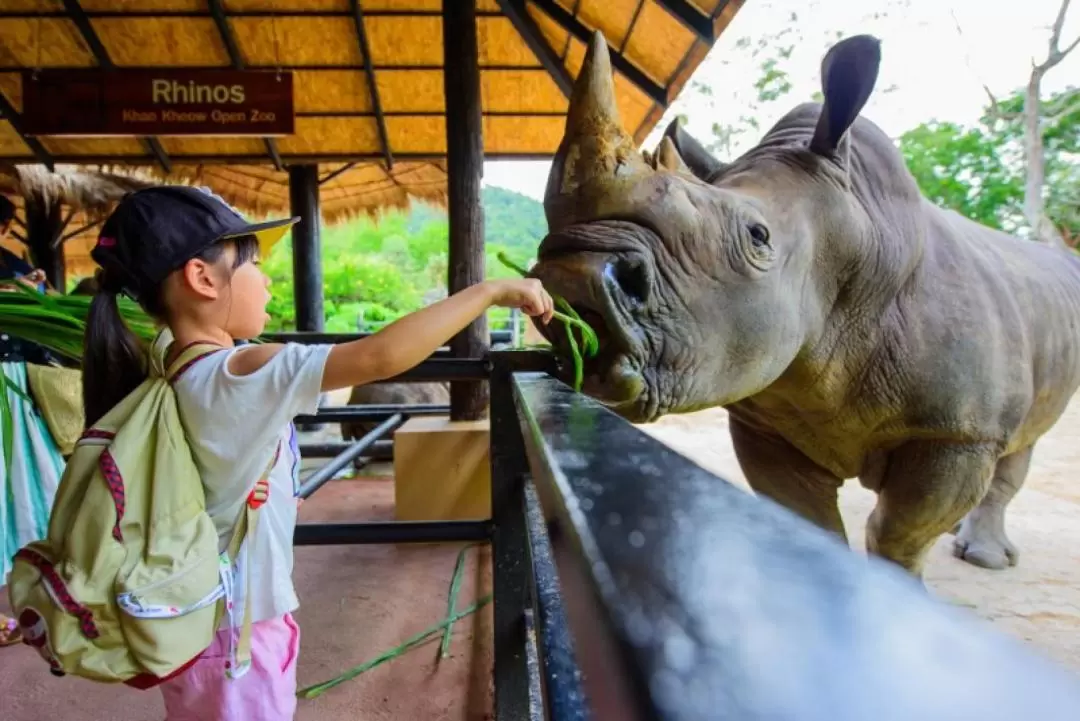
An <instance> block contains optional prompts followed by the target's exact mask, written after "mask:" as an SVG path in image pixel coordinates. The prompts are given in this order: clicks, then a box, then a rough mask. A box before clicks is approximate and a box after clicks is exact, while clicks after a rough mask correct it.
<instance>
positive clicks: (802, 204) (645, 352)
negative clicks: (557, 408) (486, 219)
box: [532, 34, 1080, 578]
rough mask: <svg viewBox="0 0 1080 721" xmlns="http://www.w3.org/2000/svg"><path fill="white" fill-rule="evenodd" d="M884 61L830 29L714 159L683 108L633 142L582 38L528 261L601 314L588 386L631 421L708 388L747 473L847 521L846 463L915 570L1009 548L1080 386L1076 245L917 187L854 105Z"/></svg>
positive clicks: (771, 491)
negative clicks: (540, 236) (817, 51)
mask: <svg viewBox="0 0 1080 721" xmlns="http://www.w3.org/2000/svg"><path fill="white" fill-rule="evenodd" d="M880 60H881V49H880V43H879V41H878V40H877V39H875V38H873V37H870V36H866V35H859V36H853V37H850V38H847V39H845V40H843V41H841V42H839V43H838V44H836V45H835V46H833V47H832V48H831V49H830V50H829V52H828V53H826V55H825V58H824V60H823V61H822V89H823V94H824V102H823V103H821V104H817V103H805V104H801V105H798V106H797V107H795V108H794V109H792V110H791V111H790V112H789V113H788V114H787V115H786V116H784V117H783V118H782V119H781V120H780V121H779V122H778V123H777V124H776V125H775V126H774V127H773V128H772V129H770V130H769V131H768V132H767V133H766V134H765V136H764V137H763V138H762V140H761V141H760V143H759V144H758V145H757V146H756V147H755V148H753V149H752V150H750V151H748V152H747V153H746V154H745V155H743V156H742V157H740V158H738V159H737V160H735V161H734V162H731V163H722V162H720V161H718V160H717V159H715V158H713V157H711V156H710V155H709V153H708V152H707V151H706V150H705V149H704V148H703V147H702V146H701V145H699V144H698V143H697V142H696V141H695V140H694V139H693V138H692V137H690V136H689V135H688V134H687V133H686V132H685V131H683V130H682V129H681V128H680V127H679V126H678V125H677V124H676V123H673V124H672V125H671V126H670V127H669V128H668V129H667V131H666V132H665V136H664V138H663V140H662V142H661V143H660V145H659V147H658V148H657V150H656V151H655V152H654V153H641V152H638V151H636V150H635V148H634V142H633V140H632V138H631V137H630V136H629V135H628V134H627V133H626V132H625V131H624V130H623V128H622V126H621V125H620V123H619V119H618V113H617V111H616V107H615V101H614V88H613V85H612V78H611V68H610V64H609V59H608V53H607V45H606V43H605V42H604V40H603V38H602V36H600V35H599V34H597V36H595V37H594V38H593V42H592V44H591V46H590V48H589V51H588V53H587V58H586V61H585V64H584V66H583V69H582V71H581V74H580V75H579V77H578V80H577V83H576V86H575V88H574V92H573V95H572V97H571V104H570V110H569V112H568V115H567V126H566V133H565V136H564V138H563V141H562V144H561V146H560V148H559V151H558V153H557V155H556V158H555V160H554V162H553V164H552V169H551V174H550V177H549V180H548V187H547V191H546V196H545V201H544V206H545V212H546V215H547V220H548V224H549V235H548V236H547V237H546V238H545V239H544V240H543V242H542V244H541V246H540V250H539V254H538V263H537V265H536V266H535V267H534V269H533V271H532V274H533V275H534V276H535V277H538V278H539V279H540V280H541V281H542V282H543V283H544V284H545V286H546V287H547V288H548V289H549V290H551V291H552V292H555V293H558V294H560V295H562V296H564V297H565V298H566V299H567V300H568V301H569V302H570V303H571V304H572V305H573V306H574V307H575V308H576V309H577V310H578V311H579V312H580V313H581V314H582V316H583V317H584V318H585V319H586V320H588V321H590V322H591V323H592V324H593V325H594V327H596V328H597V330H598V333H599V335H600V340H601V352H600V354H599V355H598V357H597V358H595V359H591V360H590V361H589V362H588V363H587V365H586V382H585V387H584V390H585V392H586V393H589V394H590V395H592V396H594V397H597V398H599V399H601V400H602V401H604V402H605V403H607V404H608V405H609V406H610V407H612V408H613V409H614V410H615V411H616V412H618V413H620V414H621V415H623V416H624V417H626V418H628V419H629V420H631V421H635V422H649V421H652V420H655V419H657V418H659V417H660V416H662V415H664V414H667V413H679V412H689V411H694V410H698V409H703V408H708V407H714V406H723V407H725V408H727V409H728V411H729V412H730V431H731V437H732V441H733V443H734V447H735V451H736V454H737V456H738V459H739V463H740V465H741V467H742V469H743V471H744V473H745V475H746V477H747V480H748V481H749V483H750V485H751V487H752V488H753V489H754V491H755V492H757V493H759V494H763V495H765V496H768V497H770V498H772V499H774V500H775V501H777V502H779V503H780V504H782V505H784V506H786V507H788V508H789V509H791V510H793V511H795V512H797V513H799V514H801V515H802V516H804V517H805V518H807V519H809V520H810V521H812V522H814V523H816V524H817V525H819V526H821V527H823V528H825V529H827V530H829V531H832V532H835V533H836V534H838V535H839V536H840V537H841V538H843V539H845V540H846V533H845V530H844V525H843V521H842V520H841V517H840V513H839V510H838V507H837V491H838V489H839V488H840V486H841V485H842V484H843V482H844V481H845V480H846V479H850V478H854V477H857V478H859V480H860V482H861V483H862V484H863V485H864V486H866V487H867V488H869V489H871V490H873V491H875V492H876V493H877V495H878V499H877V505H876V507H875V508H874V510H873V512H872V514H871V516H870V519H869V521H868V524H867V534H866V537H867V547H868V550H869V551H871V552H872V553H876V554H878V555H879V556H881V557H884V558H886V559H889V560H891V561H894V562H895V563H897V564H899V565H900V566H902V567H903V568H905V569H907V570H908V571H910V572H911V573H913V574H914V575H915V576H917V577H920V578H921V576H922V570H923V564H924V561H925V558H926V554H927V552H928V550H929V549H930V547H931V546H932V545H933V543H934V542H935V541H936V539H937V538H938V537H939V536H941V534H943V533H946V532H948V531H950V529H953V530H955V531H956V533H957V536H956V541H955V552H956V555H957V556H958V557H961V558H963V559H964V560H966V561H968V562H970V563H973V564H976V565H979V566H984V567H988V568H1004V567H1006V566H1008V565H1010V564H1015V563H1016V560H1017V551H1016V549H1015V547H1014V546H1013V545H1012V543H1010V541H1009V539H1008V537H1007V536H1006V534H1005V520H1004V519H1005V510H1006V507H1007V505H1008V503H1009V502H1010V501H1011V499H1012V498H1013V496H1014V495H1015V494H1016V492H1017V491H1018V490H1019V488H1020V486H1021V484H1022V483H1023V480H1024V476H1025V475H1026V473H1027V470H1028V464H1029V462H1030V459H1031V450H1032V447H1033V445H1034V444H1035V442H1036V441H1037V440H1038V439H1039V437H1040V436H1042V434H1044V433H1045V432H1046V431H1047V430H1048V429H1049V428H1050V427H1051V426H1052V425H1053V424H1054V423H1055V422H1056V421H1057V419H1058V417H1059V416H1060V415H1061V413H1062V411H1063V410H1064V409H1065V407H1066V404H1067V403H1068V401H1069V399H1070V397H1071V396H1072V395H1073V393H1074V391H1075V390H1076V388H1077V385H1078V384H1080V332H1078V326H1080V262H1078V261H1077V260H1076V259H1075V258H1074V257H1073V256H1072V255H1071V254H1069V253H1068V252H1067V251H1059V250H1057V249H1054V248H1050V247H1047V246H1044V245H1041V244H1037V243H1033V242H1031V241H1026V240H1022V239H1019V238H1015V237H1012V236H1010V235H1007V234H1005V233H1001V232H998V231H995V230H992V229H989V228H986V227H984V226H981V225H978V224H976V223H974V222H972V221H970V220H967V219H965V218H963V217H961V216H960V215H958V214H957V213H954V212H952V211H948V210H943V209H941V208H938V207H936V206H935V205H933V204H931V203H930V202H929V201H928V200H926V199H925V198H924V197H923V196H922V194H921V193H920V191H919V188H918V187H917V185H916V183H915V181H914V179H913V177H912V176H911V174H910V173H909V172H908V170H907V168H906V167H905V165H904V162H903V158H902V157H901V155H900V154H899V152H898V151H897V149H896V148H895V146H894V144H893V143H892V141H891V140H890V139H889V138H888V137H887V136H886V135H885V133H883V132H882V131H881V130H880V129H879V128H878V127H877V126H876V125H874V124H873V123H872V122H870V121H869V120H867V119H865V118H862V117H860V116H859V112H860V111H861V109H862V107H863V106H864V105H865V103H866V101H867V99H868V98H869V96H870V93H871V92H872V90H873V86H874V83H875V81H876V79H877V73H878V67H879V65H880ZM540 330H541V331H542V332H544V333H545V334H547V335H548V336H549V337H550V339H551V340H552V342H553V343H555V344H556V345H560V344H562V343H563V342H564V341H563V337H562V333H563V329H562V328H561V327H559V324H551V326H550V327H547V328H544V327H541V328H540ZM958 523H959V524H960V525H959V526H957V524H958Z"/></svg>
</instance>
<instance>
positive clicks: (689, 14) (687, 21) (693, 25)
mask: <svg viewBox="0 0 1080 721" xmlns="http://www.w3.org/2000/svg"><path fill="white" fill-rule="evenodd" d="M656 3H657V5H659V6H660V7H662V8H664V9H665V10H667V11H668V13H670V14H671V16H672V17H674V18H675V19H676V20H678V21H679V22H681V23H682V24H683V25H685V26H686V29H687V30H690V31H691V32H693V33H694V34H696V35H697V36H698V37H699V38H701V39H702V40H704V41H705V42H707V43H709V44H710V45H711V44H712V43H713V42H715V40H716V36H715V33H713V24H712V18H710V17H709V16H708V15H706V14H705V13H703V12H701V11H700V10H698V9H697V8H695V7H693V6H692V5H691V4H690V3H688V2H686V0H656ZM628 34H629V33H628Z"/></svg>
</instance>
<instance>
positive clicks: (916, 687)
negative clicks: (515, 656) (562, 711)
mask: <svg viewBox="0 0 1080 721" xmlns="http://www.w3.org/2000/svg"><path fill="white" fill-rule="evenodd" d="M514 383H515V398H516V401H517V405H518V412H519V422H520V427H521V431H522V435H523V437H524V441H525V445H526V447H527V454H528V456H529V459H530V468H531V471H532V475H533V478H534V480H535V482H536V483H537V491H538V493H539V495H540V497H541V500H542V502H543V506H544V509H545V511H546V512H547V514H548V517H549V523H550V524H553V529H554V530H557V533H555V532H553V533H552V536H551V541H552V547H553V551H554V554H555V559H556V563H557V565H558V571H559V578H560V581H561V586H562V590H563V593H564V596H565V598H566V599H567V604H566V608H567V612H568V620H569V622H570V627H571V629H572V630H573V632H574V637H575V641H576V642H577V645H576V648H577V651H578V658H579V660H580V662H581V672H582V674H583V678H584V682H585V683H584V685H585V692H586V693H587V694H588V696H589V698H590V699H592V702H593V704H595V705H594V712H596V713H597V714H598V715H599V716H600V717H602V718H605V719H606V718H617V719H620V721H623V720H625V721H632V720H633V719H680V720H681V719H713V718H717V717H718V716H720V717H724V718H738V719H740V720H744V721H764V720H765V719H769V720H770V721H789V720H790V721H795V720H796V719H798V721H825V720H828V721H865V720H866V719H868V718H873V719H881V720H884V719H888V720H889V721H901V720H907V719H919V721H952V720H954V719H955V718H956V709H958V708H963V709H964V711H963V714H962V715H963V716H964V717H965V718H978V719H981V720H982V721H991V720H992V721H1005V720H1006V719H1018V718H1053V719H1062V720H1064V719H1072V718H1080V683H1078V682H1077V679H1076V677H1075V676H1073V675H1071V674H1070V673H1069V672H1067V671H1066V670H1065V669H1064V668H1063V667H1061V666H1058V665H1057V664H1054V663H1052V662H1050V661H1049V660H1047V659H1044V658H1042V657H1041V656H1039V655H1037V654H1035V653H1032V652H1031V651H1029V650H1028V649H1026V648H1024V647H1022V646H1021V645H1019V644H1017V643H1016V642H1015V641H1014V640H1012V639H1011V638H1008V637H1007V636H1006V635H1005V634H1003V633H999V632H995V631H992V630H990V629H988V628H987V627H986V626H985V625H984V624H983V622H982V621H980V620H978V619H976V618H975V617H974V616H973V615H971V614H967V613H965V612H963V611H961V610H959V609H956V608H952V607H949V606H948V604H944V603H941V602H940V601H938V600H936V599H934V598H933V597H932V596H931V595H930V594H929V593H927V591H926V589H925V588H924V587H923V586H922V585H921V584H919V583H917V582H915V581H913V579H912V578H911V577H910V576H908V575H907V574H905V573H904V572H902V571H900V570H899V569H898V568H896V567H895V566H893V565H892V564H889V563H887V562H885V561H882V560H881V559H877V558H869V559H868V558H865V557H862V556H861V555H859V554H856V553H854V552H852V550H851V549H850V548H849V547H848V546H847V545H846V544H844V543H842V542H841V541H839V540H838V539H837V538H836V537H835V536H834V535H832V534H830V533H827V532H825V531H823V530H821V529H820V528H818V527H816V526H814V525H813V524H811V523H810V522H808V521H806V520H804V519H803V518H801V517H800V516H798V515H796V514H795V513H792V512H790V511H788V510H786V509H784V508H782V507H781V506H779V505H778V504H776V503H774V502H772V501H769V500H767V499H764V498H760V497H757V496H754V495H751V494H749V493H746V492H744V491H743V490H741V489H740V488H738V487H736V486H734V485H732V484H730V483H728V482H726V481H725V480H724V479H722V478H720V477H718V476H716V475H714V474H712V473H709V472H708V471H706V470H705V469H704V468H702V467H701V466H699V465H697V464H695V463H693V462H692V461H690V460H689V459H687V458H685V457H683V456H681V455H680V454H678V453H676V452H675V451H674V450H672V449H671V448H669V447H668V446H666V445H665V444H663V443H662V442H660V441H659V440H657V439H655V438H653V437H651V436H650V435H648V434H646V433H645V432H643V431H642V430H640V429H638V428H636V427H634V426H632V425H631V424H630V423H628V422H626V421H625V420H623V419H622V418H620V417H618V416H617V415H615V413H613V412H612V411H611V410H609V409H608V408H606V407H604V406H603V405H601V404H600V403H598V402H596V401H594V400H592V399H589V398H586V397H585V396H583V395H580V394H577V393H574V392H573V391H572V390H571V389H570V388H569V387H568V386H566V385H565V384H563V383H560V382H558V381H556V380H554V379H552V378H546V377H541V376H539V375H537V374H529V375H524V374H523V375H520V376H518V377H517V378H515V381H514ZM973 689H977V691H976V692H973ZM601 694H602V696H601ZM600 698H603V705H604V710H603V713H600V712H599V711H598V710H597V707H598V706H599V699H600ZM882 699H888V703H887V704H882Z"/></svg>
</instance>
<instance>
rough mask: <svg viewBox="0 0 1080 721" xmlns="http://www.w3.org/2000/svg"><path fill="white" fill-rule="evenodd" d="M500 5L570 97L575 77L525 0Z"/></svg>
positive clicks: (500, 1)
mask: <svg viewBox="0 0 1080 721" xmlns="http://www.w3.org/2000/svg"><path fill="white" fill-rule="evenodd" d="M499 7H500V8H501V9H502V11H503V13H504V14H505V15H506V17H508V18H509V19H510V23H511V24H512V25H513V26H514V29H515V30H517V31H518V35H520V36H521V39H522V40H524V41H525V44H526V45H528V46H529V50H532V52H533V55H535V56H536V59H537V60H539V61H540V64H541V65H543V66H544V69H546V70H547V71H548V74H549V75H551V79H552V80H554V81H555V84H556V85H557V86H559V90H561V91H562V94H563V95H565V96H566V97H567V98H569V97H570V93H572V92H573V90H574V79H573V78H572V77H570V71H569V70H567V69H566V65H565V64H564V63H563V61H562V59H560V58H559V56H558V55H557V54H556V53H555V50H554V49H553V48H552V47H551V46H550V45H548V42H547V40H545V39H544V34H543V33H542V32H540V28H538V27H537V26H536V22H535V21H534V20H533V19H532V16H530V15H529V11H528V10H526V9H525V0H499Z"/></svg>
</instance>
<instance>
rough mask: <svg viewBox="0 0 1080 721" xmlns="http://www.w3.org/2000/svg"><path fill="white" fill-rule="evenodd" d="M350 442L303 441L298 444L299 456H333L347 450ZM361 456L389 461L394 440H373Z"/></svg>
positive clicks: (392, 452)
mask: <svg viewBox="0 0 1080 721" xmlns="http://www.w3.org/2000/svg"><path fill="white" fill-rule="evenodd" d="M350 447H352V443H350V442H344V443H303V444H301V445H300V457H301V458H333V457H334V456H336V455H338V454H339V453H342V452H344V451H347V450H348V449H349V448H350ZM361 457H362V458H370V459H371V460H372V461H391V460H393V459H394V442H393V441H392V440H381V441H375V443H374V445H372V446H371V448H370V449H369V450H368V452H367V453H365V454H364V455H363V456H361Z"/></svg>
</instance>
